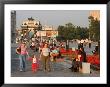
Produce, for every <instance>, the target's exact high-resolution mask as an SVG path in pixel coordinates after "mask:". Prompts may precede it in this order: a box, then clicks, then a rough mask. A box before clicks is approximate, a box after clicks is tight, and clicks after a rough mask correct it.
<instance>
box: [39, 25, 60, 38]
mask: <svg viewBox="0 0 110 87" xmlns="http://www.w3.org/2000/svg"><path fill="white" fill-rule="evenodd" d="M37 36H38V37H41V39H54V40H56V37H57V36H58V30H56V29H55V28H53V27H52V26H47V25H45V26H43V27H42V30H40V31H38V32H37Z"/></svg>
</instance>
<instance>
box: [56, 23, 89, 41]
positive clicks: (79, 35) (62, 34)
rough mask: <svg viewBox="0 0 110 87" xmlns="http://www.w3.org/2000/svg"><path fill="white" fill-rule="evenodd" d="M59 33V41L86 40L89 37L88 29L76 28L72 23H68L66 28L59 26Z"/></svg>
mask: <svg viewBox="0 0 110 87" xmlns="http://www.w3.org/2000/svg"><path fill="white" fill-rule="evenodd" d="M58 33H59V36H58V37H57V39H58V40H72V39H85V38H88V37H89V33H88V29H87V28H83V27H80V26H77V27H75V26H74V25H73V24H72V23H67V24H65V26H62V25H59V27H58ZM59 38H60V39H59Z"/></svg>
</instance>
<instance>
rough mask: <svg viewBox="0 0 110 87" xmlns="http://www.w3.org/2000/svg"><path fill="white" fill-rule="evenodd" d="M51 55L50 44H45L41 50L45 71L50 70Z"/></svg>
mask: <svg viewBox="0 0 110 87" xmlns="http://www.w3.org/2000/svg"><path fill="white" fill-rule="evenodd" d="M49 55H50V49H49V48H48V44H44V47H43V48H42V51H41V58H42V63H43V70H44V71H50V65H49Z"/></svg>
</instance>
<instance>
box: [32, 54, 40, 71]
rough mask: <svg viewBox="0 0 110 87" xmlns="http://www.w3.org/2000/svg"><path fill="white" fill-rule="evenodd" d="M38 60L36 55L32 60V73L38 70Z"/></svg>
mask: <svg viewBox="0 0 110 87" xmlns="http://www.w3.org/2000/svg"><path fill="white" fill-rule="evenodd" d="M38 67H39V65H38V59H37V58H36V56H35V55H34V56H33V58H32V71H33V72H36V71H37V70H38Z"/></svg>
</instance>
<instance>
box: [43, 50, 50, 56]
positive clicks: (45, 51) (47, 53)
mask: <svg viewBox="0 0 110 87" xmlns="http://www.w3.org/2000/svg"><path fill="white" fill-rule="evenodd" d="M49 52H50V49H49V48H42V54H43V55H44V56H48V55H49Z"/></svg>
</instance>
